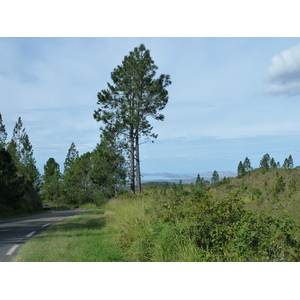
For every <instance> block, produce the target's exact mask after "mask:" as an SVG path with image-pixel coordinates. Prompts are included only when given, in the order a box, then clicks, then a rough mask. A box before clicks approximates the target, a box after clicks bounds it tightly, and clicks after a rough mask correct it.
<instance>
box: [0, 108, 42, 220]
mask: <svg viewBox="0 0 300 300" xmlns="http://www.w3.org/2000/svg"><path fill="white" fill-rule="evenodd" d="M35 164H36V161H35V159H34V157H33V149H32V145H31V143H30V141H29V137H28V135H27V133H26V131H25V128H24V127H23V123H22V120H21V118H20V117H19V119H18V121H17V122H16V124H15V127H14V130H13V135H12V139H11V140H10V142H8V143H7V132H6V129H5V125H4V124H3V120H2V115H1V114H0V216H12V215H16V214H20V213H26V212H27V213H28V212H34V211H38V210H40V209H41V207H42V202H41V199H40V196H39V192H40V188H41V181H40V173H39V171H38V169H37V168H36V165H35Z"/></svg>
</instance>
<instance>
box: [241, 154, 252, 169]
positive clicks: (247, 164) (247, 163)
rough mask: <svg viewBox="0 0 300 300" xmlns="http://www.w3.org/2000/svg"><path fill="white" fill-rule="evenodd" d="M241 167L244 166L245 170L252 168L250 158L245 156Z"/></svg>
mask: <svg viewBox="0 0 300 300" xmlns="http://www.w3.org/2000/svg"><path fill="white" fill-rule="evenodd" d="M243 167H244V170H245V172H248V171H252V170H253V168H252V167H251V162H250V159H249V158H248V157H246V158H245V160H244V163H243Z"/></svg>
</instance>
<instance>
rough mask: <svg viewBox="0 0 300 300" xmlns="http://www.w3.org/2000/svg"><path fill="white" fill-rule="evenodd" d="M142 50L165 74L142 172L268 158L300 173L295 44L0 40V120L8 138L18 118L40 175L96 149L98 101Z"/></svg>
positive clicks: (299, 74)
mask: <svg viewBox="0 0 300 300" xmlns="http://www.w3.org/2000/svg"><path fill="white" fill-rule="evenodd" d="M140 44H144V45H145V46H146V48H147V49H149V50H150V54H151V57H152V58H153V60H154V62H155V64H156V65H157V66H158V70H157V73H156V76H159V75H160V74H169V75H170V77H171V81H172V84H171V86H169V87H168V91H169V102H168V104H167V106H166V108H165V109H164V110H163V114H164V115H165V120H164V121H155V120H153V119H152V120H151V119H149V120H151V123H152V125H153V126H154V128H153V132H154V133H157V134H158V138H157V139H156V140H155V142H154V143H146V144H143V145H141V147H140V152H141V163H142V165H141V167H142V173H144V174H153V173H174V174H197V173H200V174H201V173H202V172H212V171H214V170H217V171H219V172H221V171H232V172H236V170H237V165H238V163H239V161H243V160H244V159H245V157H246V156H247V157H248V158H249V159H250V161H251V164H252V166H253V167H258V166H259V161H260V159H261V158H262V156H263V155H264V154H266V153H269V154H270V156H271V157H274V158H275V160H276V161H279V162H280V163H281V164H282V163H283V161H284V159H285V158H286V157H288V156H289V155H290V154H291V155H292V157H293V159H294V165H295V166H296V165H300V118H299V117H298V115H299V113H298V112H299V110H300V101H299V97H300V38H288V37H286V38H273V37H270V38H263V37H258V38H252V37H246V38H242V37H241V38H240V37H229V38H227V37H182V38H179V37H157V38H155V37H153V38H152V37H145V38H140V37H110V38H109V37H92V38H88V37H82V38H76V37H69V38H63V37H58V38H54V37H45V38H39V37H33V38H29V37H28V38H27V37H12V38H10V37H1V38H0V101H1V106H0V113H1V114H2V118H3V122H4V124H5V126H6V130H7V133H8V135H9V136H8V140H10V138H11V136H12V130H13V127H14V125H15V123H16V121H17V119H18V117H19V116H20V117H21V118H22V121H23V125H24V127H25V129H26V132H27V134H28V135H29V139H30V142H31V144H32V146H33V149H34V157H35V159H36V161H37V166H38V168H39V170H40V172H41V173H43V166H44V165H45V163H46V161H47V160H48V159H49V158H50V157H53V158H54V159H55V160H56V161H57V162H58V163H59V164H60V166H61V171H63V163H64V160H65V158H66V155H67V151H68V149H69V147H70V145H71V143H72V142H74V143H75V145H76V148H77V150H78V151H79V154H80V155H81V154H84V153H85V152H87V151H92V150H93V149H94V148H95V146H96V145H97V143H98V142H99V134H100V131H99V128H100V125H101V124H100V123H98V122H96V120H95V119H94V118H93V113H94V110H96V109H97V108H98V107H99V106H98V105H97V93H98V92H100V91H101V90H102V89H106V88H107V82H110V83H111V82H112V81H111V78H110V74H111V72H112V71H113V69H114V68H115V67H117V66H118V65H120V64H121V63H122V60H123V58H124V56H125V55H128V54H129V52H130V51H132V50H133V49H134V47H137V46H139V45H140Z"/></svg>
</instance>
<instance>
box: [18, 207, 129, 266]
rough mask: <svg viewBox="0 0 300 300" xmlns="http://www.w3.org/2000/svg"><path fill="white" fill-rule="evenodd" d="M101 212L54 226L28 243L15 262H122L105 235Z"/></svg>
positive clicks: (77, 217) (108, 237)
mask: <svg viewBox="0 0 300 300" xmlns="http://www.w3.org/2000/svg"><path fill="white" fill-rule="evenodd" d="M104 225H105V216H104V211H103V210H93V211H89V212H86V213H82V214H80V215H78V216H75V217H72V218H71V219H69V220H67V221H64V222H61V223H57V224H54V225H52V226H50V227H49V228H47V229H46V230H45V231H43V232H42V233H40V234H38V235H37V236H35V237H34V238H33V239H31V240H30V241H28V242H27V243H26V244H25V245H24V246H23V247H22V248H21V249H20V251H19V253H18V255H17V257H16V258H15V260H14V261H16V262H109V261H110V262H111V261H124V258H123V256H122V253H121V252H120V251H119V250H118V249H117V248H116V247H115V245H114V243H113V241H112V240H111V239H110V236H109V234H108V232H107V229H106V227H105V226H104Z"/></svg>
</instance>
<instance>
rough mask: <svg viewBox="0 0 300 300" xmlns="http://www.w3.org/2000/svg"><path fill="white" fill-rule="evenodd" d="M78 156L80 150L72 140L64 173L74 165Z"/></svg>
mask: <svg viewBox="0 0 300 300" xmlns="http://www.w3.org/2000/svg"><path fill="white" fill-rule="evenodd" d="M78 156H79V154H78V151H77V150H76V146H75V144H74V142H72V143H71V146H70V148H69V150H68V153H67V157H66V159H65V162H64V173H66V172H67V171H68V169H69V168H71V167H72V165H73V164H74V162H75V160H76V158H77V157H78Z"/></svg>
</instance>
